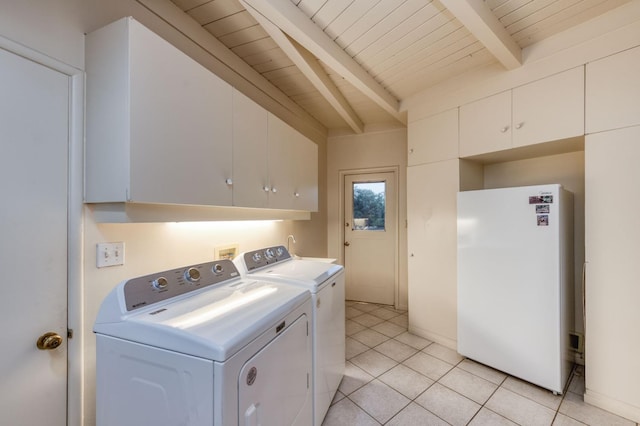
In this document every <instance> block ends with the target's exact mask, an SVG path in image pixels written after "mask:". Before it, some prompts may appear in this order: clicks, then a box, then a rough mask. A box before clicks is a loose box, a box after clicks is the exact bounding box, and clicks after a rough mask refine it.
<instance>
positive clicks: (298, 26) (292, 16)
mask: <svg viewBox="0 0 640 426" xmlns="http://www.w3.org/2000/svg"><path fill="white" fill-rule="evenodd" d="M243 2H244V3H246V5H247V6H246V7H247V10H249V9H253V11H250V13H251V14H252V15H253V14H254V13H259V14H260V15H262V16H263V17H264V18H265V19H267V20H268V21H270V22H271V23H272V24H273V25H275V26H276V27H278V28H280V30H282V32H284V33H286V34H287V35H288V36H289V37H291V38H292V39H293V40H295V41H296V42H297V43H298V44H300V45H301V46H303V47H304V48H305V49H306V50H308V51H309V52H310V53H311V54H312V55H314V56H315V57H316V58H318V59H319V60H321V61H322V62H324V63H325V64H326V65H327V66H329V67H330V68H331V69H333V70H334V71H335V72H336V73H338V74H340V75H341V76H342V77H343V78H344V79H345V80H347V81H348V82H349V83H351V84H352V85H353V86H355V87H356V88H357V89H358V90H360V91H361V92H362V93H364V94H365V95H366V96H367V97H369V98H370V99H371V100H373V101H374V102H375V103H376V104H378V105H379V106H380V107H381V108H382V109H384V110H385V111H386V112H387V113H389V114H390V115H391V116H392V117H394V118H395V119H396V120H398V121H399V122H401V123H403V124H406V123H405V118H404V115H403V114H401V113H400V112H399V102H398V100H397V99H396V98H395V97H394V96H393V95H391V93H389V92H388V91H387V90H386V89H385V88H384V87H382V86H381V85H380V84H379V83H378V82H377V81H376V80H375V79H374V78H373V77H372V76H371V75H370V74H369V73H368V72H367V71H366V70H365V69H364V68H362V67H361V66H360V64H358V63H357V62H356V61H355V60H354V59H353V58H352V57H351V56H349V55H348V54H347V53H346V52H345V51H344V50H342V48H341V47H340V46H338V45H337V44H336V43H335V42H334V41H333V40H332V39H331V38H330V37H329V36H328V35H327V34H325V32H324V31H322V29H321V28H320V27H318V26H317V25H316V24H315V23H314V22H313V21H312V20H311V19H309V17H308V16H306V15H305V14H304V12H302V11H301V10H300V9H298V7H296V5H294V4H293V3H292V2H291V1H290V0H243Z"/></svg>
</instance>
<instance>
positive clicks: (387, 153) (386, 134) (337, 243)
mask: <svg viewBox="0 0 640 426" xmlns="http://www.w3.org/2000/svg"><path fill="white" fill-rule="evenodd" d="M406 165H407V130H406V129H404V128H402V129H390V130H380V131H370V132H366V133H363V134H360V135H347V136H333V137H329V139H328V141H327V238H328V239H327V246H328V256H329V257H334V258H337V259H340V263H341V264H344V251H343V245H342V243H343V229H342V222H343V219H342V216H343V213H344V212H343V195H344V194H343V186H344V185H343V183H344V182H341V180H340V173H341V172H345V171H365V170H367V169H384V168H393V167H396V168H397V169H398V182H399V185H398V188H399V193H398V230H399V232H398V239H399V242H398V247H399V253H398V293H397V301H396V304H397V306H398V307H399V308H402V309H406V308H407V229H406V226H405V224H406V218H407V212H406V205H407V203H406V188H407V179H406ZM372 263H375V264H376V265H382V264H383V263H381V262H380V261H379V260H377V259H376V260H373V261H372Z"/></svg>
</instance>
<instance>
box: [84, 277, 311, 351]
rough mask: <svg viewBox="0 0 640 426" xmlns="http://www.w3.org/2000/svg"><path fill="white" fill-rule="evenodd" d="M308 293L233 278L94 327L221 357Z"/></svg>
mask: <svg viewBox="0 0 640 426" xmlns="http://www.w3.org/2000/svg"><path fill="white" fill-rule="evenodd" d="M115 290H118V288H116V289H115ZM309 298H310V293H309V291H307V290H305V289H303V288H297V287H294V286H289V285H286V284H278V283H269V282H263V281H255V280H236V281H235V282H232V283H230V284H225V285H221V286H218V287H214V288H211V289H206V290H205V291H202V292H199V293H196V294H193V295H191V296H189V297H185V298H179V299H178V300H175V299H174V300H169V301H167V302H166V303H162V304H154V305H152V306H149V307H146V308H143V309H138V310H136V311H134V312H132V313H130V314H127V315H123V316H122V317H121V318H120V320H117V321H114V322H99V321H96V323H95V326H94V331H95V332H96V333H100V334H106V335H109V336H113V337H118V338H122V339H126V340H131V341H134V342H139V343H143V344H147V345H151V346H156V347H158V348H163V349H167V350H172V351H175V352H181V353H185V354H189V355H194V356H198V357H202V358H205V359H211V360H214V361H225V360H226V359H228V358H229V357H230V356H232V355H233V354H235V353H236V352H238V350H240V349H241V348H242V347H244V346H245V345H246V344H248V343H249V342H251V341H252V340H253V339H255V338H256V337H258V336H259V335H260V334H262V333H263V332H264V331H266V330H268V329H269V328H270V327H272V326H273V325H274V324H275V322H277V321H278V320H280V319H281V318H282V317H283V316H285V315H286V314H288V313H289V312H291V311H292V310H294V309H295V308H296V307H298V306H299V305H301V304H303V303H304V302H305V301H307V300H308V299H309ZM105 302H106V300H105Z"/></svg>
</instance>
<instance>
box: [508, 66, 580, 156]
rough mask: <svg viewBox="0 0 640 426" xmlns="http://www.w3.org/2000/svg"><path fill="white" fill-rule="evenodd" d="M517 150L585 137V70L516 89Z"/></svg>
mask: <svg viewBox="0 0 640 426" xmlns="http://www.w3.org/2000/svg"><path fill="white" fill-rule="evenodd" d="M512 134H513V147H514V148H516V147H519V146H525V145H532V144H536V143H540V142H548V141H554V140H558V139H566V138H570V137H574V136H580V135H583V134H584V68H583V67H578V68H574V69H571V70H568V71H565V72H562V73H560V74H556V75H552V76H550V77H547V78H544V79H542V80H539V81H535V82H533V83H530V84H526V85H524V86H521V87H517V88H515V89H513V132H512Z"/></svg>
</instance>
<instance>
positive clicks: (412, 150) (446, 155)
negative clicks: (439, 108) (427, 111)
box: [407, 108, 458, 166]
mask: <svg viewBox="0 0 640 426" xmlns="http://www.w3.org/2000/svg"><path fill="white" fill-rule="evenodd" d="M407 133H408V150H409V151H408V157H407V164H408V165H409V166H415V165H417V164H426V163H433V162H435V161H441V160H450V159H452V158H458V108H454V109H451V110H448V111H444V112H441V113H439V114H435V115H432V116H430V117H427V118H423V119H421V120H416V121H411V122H409V124H408V126H407Z"/></svg>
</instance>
